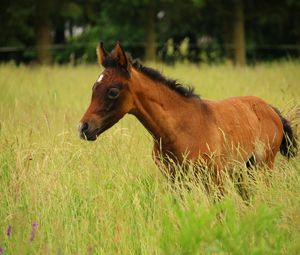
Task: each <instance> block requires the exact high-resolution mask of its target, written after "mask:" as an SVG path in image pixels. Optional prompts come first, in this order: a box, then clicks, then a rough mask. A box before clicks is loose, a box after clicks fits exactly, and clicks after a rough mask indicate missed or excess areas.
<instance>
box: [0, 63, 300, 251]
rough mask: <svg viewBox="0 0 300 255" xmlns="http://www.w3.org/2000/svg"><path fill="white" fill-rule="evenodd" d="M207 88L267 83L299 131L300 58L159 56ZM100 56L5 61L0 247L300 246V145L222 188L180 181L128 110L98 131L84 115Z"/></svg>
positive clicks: (251, 91)
mask: <svg viewBox="0 0 300 255" xmlns="http://www.w3.org/2000/svg"><path fill="white" fill-rule="evenodd" d="M153 66H155V67H156V68H157V69H159V70H161V71H163V73H164V74H165V75H166V76H168V77H172V78H177V79H178V80H179V81H180V82H182V83H183V84H187V85H193V86H195V89H196V92H197V93H199V94H200V95H201V96H202V97H203V98H209V99H216V100H217V99H223V98H227V97H232V96H239V95H256V96H259V97H262V98H263V99H265V100H266V101H267V102H269V103H270V104H272V105H274V106H276V107H277V108H279V109H280V110H282V112H283V113H284V115H285V116H288V118H290V119H292V124H293V127H294V128H295V130H296V132H297V133H298V137H299V135H300V132H299V126H300V105H299V102H300V63H299V62H289V61H286V62H278V63H269V64H257V65H256V66H252V67H233V66H231V65H225V64H224V65H219V66H207V65H202V66H195V65H190V64H176V65H175V66H165V65H162V64H156V65H153ZM100 72H101V68H100V67H98V66H96V65H95V66H93V65H90V66H89V65H82V66H75V67H74V66H52V67H39V66H31V67H30V66H15V65H13V64H6V65H1V66H0V254H300V242H299V240H300V160H299V159H300V157H299V154H298V156H297V157H296V158H293V159H291V160H289V161H288V160H287V159H286V158H284V157H282V156H281V155H279V154H278V156H277V159H276V164H275V168H274V170H273V171H272V173H271V174H269V172H268V171H267V170H266V169H259V170H258V171H256V172H255V173H254V174H255V180H253V179H249V180H248V188H249V190H250V191H249V192H250V193H251V197H250V199H249V201H245V200H243V199H242V197H241V196H240V195H239V194H238V192H237V190H236V188H235V187H234V185H233V183H232V182H231V181H230V180H228V182H227V183H226V195H225V196H224V197H223V198H222V199H221V200H219V201H216V200H214V199H212V198H211V197H210V196H209V195H207V194H206V192H205V191H204V190H203V189H202V188H201V186H198V185H194V186H193V185H191V189H190V190H186V189H180V188H178V189H175V190H174V189H173V188H172V187H171V185H170V183H169V182H168V181H167V180H166V179H165V178H164V177H163V176H162V174H161V173H160V172H159V170H158V169H157V167H156V166H155V164H154V162H153V161H152V158H151V150H152V138H151V136H150V135H149V134H148V133H147V131H146V130H145V129H144V128H143V127H142V125H141V124H140V123H139V122H138V121H137V120H136V119H135V118H134V117H132V116H129V115H128V116H125V118H123V119H122V120H121V121H120V122H119V123H117V124H116V125H115V126H114V127H113V128H111V129H110V130H108V131H106V132H105V133H104V134H103V135H102V136H100V137H99V138H98V139H97V141H95V142H86V141H83V140H80V139H79V137H78V134H77V123H78V121H79V120H80V118H81V116H82V115H83V113H84V112H85V110H86V108H87V107H88V105H89V102H90V96H91V88H92V85H93V83H94V82H95V80H96V79H97V77H98V75H99V73H100Z"/></svg>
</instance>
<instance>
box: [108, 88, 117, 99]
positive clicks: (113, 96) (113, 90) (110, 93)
mask: <svg viewBox="0 0 300 255" xmlns="http://www.w3.org/2000/svg"><path fill="white" fill-rule="evenodd" d="M119 95H120V89H118V88H111V89H109V90H108V92H107V96H108V98H109V99H116V98H117V97H118V96H119Z"/></svg>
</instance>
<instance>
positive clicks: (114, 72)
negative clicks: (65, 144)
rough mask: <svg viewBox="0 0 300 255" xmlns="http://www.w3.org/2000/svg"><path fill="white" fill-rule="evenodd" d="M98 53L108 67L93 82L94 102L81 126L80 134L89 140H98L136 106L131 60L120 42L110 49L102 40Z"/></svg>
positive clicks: (81, 121) (105, 66)
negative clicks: (130, 86) (130, 85)
mask: <svg viewBox="0 0 300 255" xmlns="http://www.w3.org/2000/svg"><path fill="white" fill-rule="evenodd" d="M97 55H98V61H99V63H100V64H102V66H103V67H104V68H105V69H104V71H103V72H102V73H101V74H100V75H99V78H98V79H97V81H96V82H95V84H94V86H93V89H92V99H91V103H90V105H89V107H88V109H87V111H86V112H85V114H84V115H83V117H82V119H81V120H80V123H79V126H78V131H79V135H80V137H81V138H83V139H87V140H96V139H97V136H99V135H100V134H101V133H103V132H104V131H105V130H107V129H108V128H110V127H111V126H113V125H114V124H115V123H116V122H117V121H119V120H120V119H121V118H122V117H123V116H124V115H125V114H126V113H128V112H129V111H130V110H131V109H132V108H133V98H132V96H131V93H130V88H129V78H130V74H129V69H130V63H129V61H128V59H127V57H126V54H125V52H124V50H123V49H122V47H121V46H120V44H119V43H117V44H116V46H115V48H114V50H113V51H112V53H107V52H106V51H105V50H104V47H103V44H102V43H101V44H100V46H99V47H98V48H97Z"/></svg>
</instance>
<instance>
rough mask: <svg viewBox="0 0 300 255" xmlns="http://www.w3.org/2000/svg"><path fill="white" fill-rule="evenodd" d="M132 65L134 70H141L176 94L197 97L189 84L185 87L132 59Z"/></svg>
mask: <svg viewBox="0 0 300 255" xmlns="http://www.w3.org/2000/svg"><path fill="white" fill-rule="evenodd" d="M132 66H133V67H134V68H135V69H136V70H138V71H140V72H142V73H143V74H145V75H146V76H148V77H150V78H151V79H153V80H155V81H158V82H160V83H162V84H164V85H166V86H167V87H169V88H170V89H172V90H174V91H176V92H177V93H178V94H180V95H182V96H184V97H188V98H191V97H199V96H198V95H197V94H195V92H194V88H193V87H190V86H188V87H185V86H183V85H182V84H180V83H178V82H177V81H176V80H173V79H167V78H166V77H164V76H163V75H162V74H161V73H160V72H159V71H157V70H155V69H153V68H150V67H146V66H143V65H142V64H141V63H140V62H139V61H134V62H133V63H132Z"/></svg>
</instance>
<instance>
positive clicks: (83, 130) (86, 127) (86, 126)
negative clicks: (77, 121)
mask: <svg viewBox="0 0 300 255" xmlns="http://www.w3.org/2000/svg"><path fill="white" fill-rule="evenodd" d="M88 129H89V124H88V123H87V122H85V123H83V124H82V125H81V132H83V133H85V132H86V131H87V130H88Z"/></svg>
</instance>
